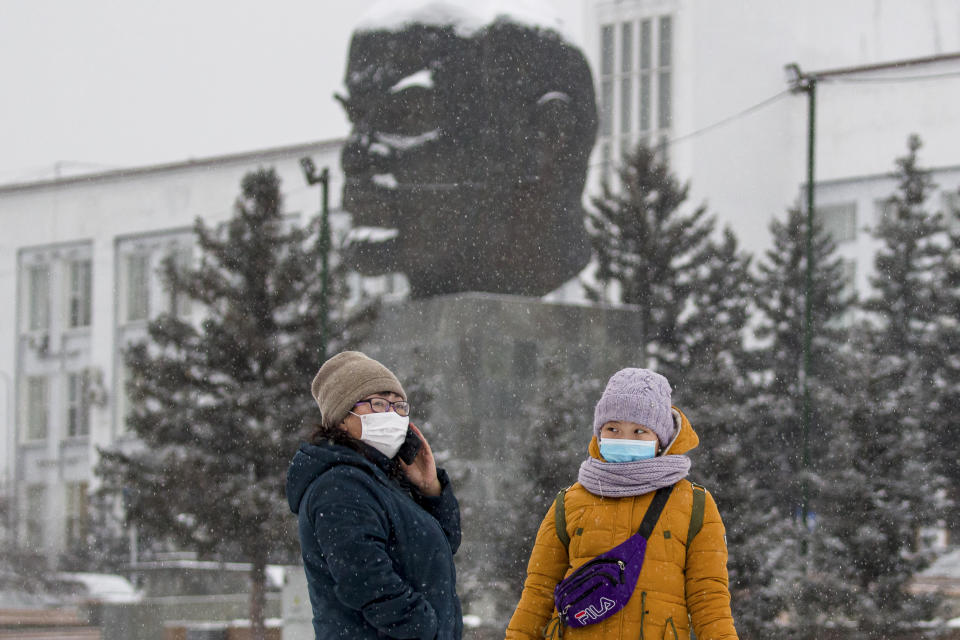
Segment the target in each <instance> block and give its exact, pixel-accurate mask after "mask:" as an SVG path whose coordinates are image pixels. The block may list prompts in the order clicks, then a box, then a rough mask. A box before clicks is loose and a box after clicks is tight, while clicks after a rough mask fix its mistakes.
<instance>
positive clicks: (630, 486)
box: [577, 455, 690, 498]
mask: <svg viewBox="0 0 960 640" xmlns="http://www.w3.org/2000/svg"><path fill="white" fill-rule="evenodd" d="M688 473H690V458H688V457H687V456H681V455H666V456H657V457H656V458H650V459H649V460H637V461H636V462H603V461H602V460H597V459H596V458H594V457H593V456H588V457H587V459H586V460H584V461H583V463H582V464H581V465H580V475H579V477H578V478H577V479H578V480H579V481H580V484H582V485H583V487H584V488H585V489H586V490H587V491H589V492H590V493H592V494H594V495H596V496H600V497H601V498H603V497H607V498H621V497H623V496H640V495H643V494H645V493H650V492H651V491H656V490H657V489H660V488H662V487H668V486H670V485H672V484H676V483H677V482H679V481H680V480H683V479H684V478H686V477H687V474H688Z"/></svg>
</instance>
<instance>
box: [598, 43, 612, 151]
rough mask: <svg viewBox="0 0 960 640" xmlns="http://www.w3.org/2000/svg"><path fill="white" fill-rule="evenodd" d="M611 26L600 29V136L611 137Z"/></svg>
mask: <svg viewBox="0 0 960 640" xmlns="http://www.w3.org/2000/svg"><path fill="white" fill-rule="evenodd" d="M613 56H614V50H613V26H612V25H604V26H603V27H601V28H600V136H601V137H608V136H611V135H613V68H614V67H613Z"/></svg>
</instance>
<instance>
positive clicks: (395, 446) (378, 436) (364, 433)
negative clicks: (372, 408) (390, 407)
mask: <svg viewBox="0 0 960 640" xmlns="http://www.w3.org/2000/svg"><path fill="white" fill-rule="evenodd" d="M350 413H353V411H351V412H350ZM353 415H355V416H357V417H358V418H360V426H361V427H362V430H361V431H360V441H361V442H366V443H367V444H368V445H370V446H371V447H373V448H374V449H376V450H377V451H379V452H380V453H382V454H383V455H385V456H387V457H388V458H392V457H393V456H395V455H397V451H399V450H400V445H402V444H403V441H404V439H405V438H406V437H407V427H408V426H409V425H410V416H401V415H398V414H397V413H396V412H395V411H387V412H386V413H365V414H363V415H358V414H356V413H353Z"/></svg>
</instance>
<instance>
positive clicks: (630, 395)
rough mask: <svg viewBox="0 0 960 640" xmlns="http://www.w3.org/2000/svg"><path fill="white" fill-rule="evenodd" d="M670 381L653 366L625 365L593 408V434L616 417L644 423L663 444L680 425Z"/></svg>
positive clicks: (669, 439)
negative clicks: (677, 423) (633, 367)
mask: <svg viewBox="0 0 960 640" xmlns="http://www.w3.org/2000/svg"><path fill="white" fill-rule="evenodd" d="M670 391H671V389H670V383H669V382H667V379H666V378H664V377H663V376H662V375H660V374H659V373H655V372H653V371H650V370H649V369H621V370H620V371H617V372H616V373H615V374H613V375H612V376H611V377H610V380H609V381H608V382H607V388H606V389H604V390H603V395H602V396H601V397H600V402H598V403H597V408H596V410H595V411H594V412H593V435H595V436H597V438H599V437H600V427H602V426H603V425H604V424H606V423H607V422H610V421H613V420H625V421H627V422H635V423H637V424H642V425H643V426H645V427H646V428H648V429H650V430H651V431H653V432H654V433H655V434H657V439H658V440H660V446H661V447H666V446H667V445H669V444H670V441H671V440H673V436H674V434H675V433H676V426H675V425H674V423H673V411H672V410H671V402H670Z"/></svg>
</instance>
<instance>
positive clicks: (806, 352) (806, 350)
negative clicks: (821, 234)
mask: <svg viewBox="0 0 960 640" xmlns="http://www.w3.org/2000/svg"><path fill="white" fill-rule="evenodd" d="M805 79H806V92H807V229H806V231H807V238H806V244H807V247H806V249H807V265H806V267H807V269H806V272H807V273H806V291H805V295H804V309H803V417H802V420H803V425H802V433H803V470H804V472H805V473H806V472H808V471H809V470H810V421H811V414H812V407H811V399H810V361H811V351H812V344H813V224H814V219H813V215H814V210H815V209H814V176H815V173H814V159H815V144H816V115H817V79H816V77H814V76H806V77H805ZM802 486H803V489H802V493H803V496H802V506H801V513H802V517H803V526H807V525H808V518H809V516H810V483H809V481H808V478H807V477H806V475H804V477H803V485H802Z"/></svg>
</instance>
